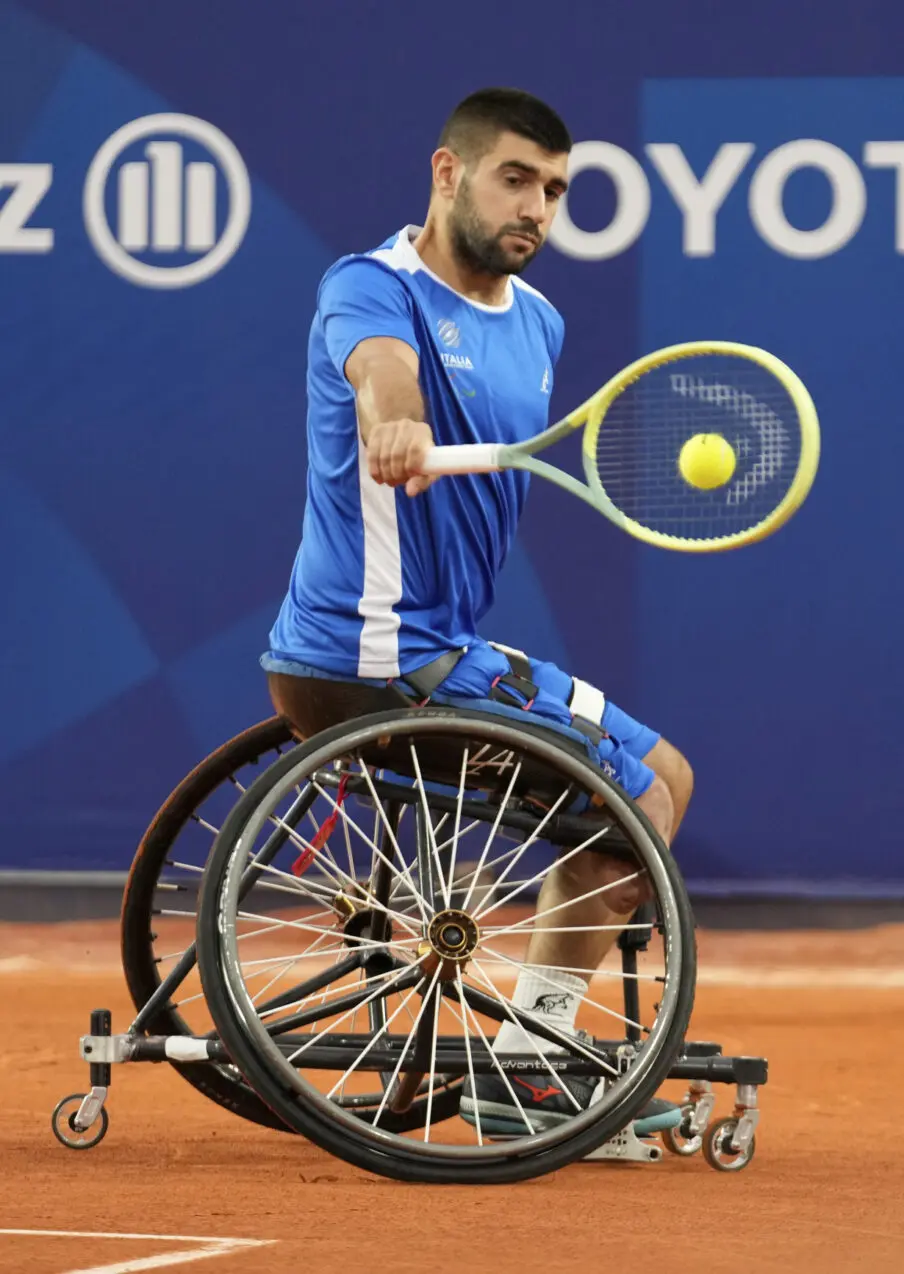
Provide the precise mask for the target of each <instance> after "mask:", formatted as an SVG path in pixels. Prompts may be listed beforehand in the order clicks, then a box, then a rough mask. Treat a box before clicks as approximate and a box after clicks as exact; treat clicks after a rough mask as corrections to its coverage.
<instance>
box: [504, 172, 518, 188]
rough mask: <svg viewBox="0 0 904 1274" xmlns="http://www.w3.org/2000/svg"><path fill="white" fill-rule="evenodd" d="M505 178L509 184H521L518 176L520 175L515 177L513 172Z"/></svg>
mask: <svg viewBox="0 0 904 1274" xmlns="http://www.w3.org/2000/svg"><path fill="white" fill-rule="evenodd" d="M505 180H506V181H507V182H508V184H509V185H510V186H520V185H521V178H520V177H516V176H515V175H514V174H511V175H510V176H508V177H506V179H505Z"/></svg>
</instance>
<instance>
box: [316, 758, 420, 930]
mask: <svg viewBox="0 0 904 1274" xmlns="http://www.w3.org/2000/svg"><path fill="white" fill-rule="evenodd" d="M364 773H365V774H366V773H367V771H366V770H365V771H364ZM314 787H315V788H316V789H317V791H318V792H320V794H321V795H322V796H323V797H324V798H325V799H326V800H327V801H329V802H330V804H331V805H332V807H333V809H334V810H335V812H336V813H337V814H338V815H339V817H340V818H341V819H343V821H346V820H347V821H348V823H349V824H350V826H351V827H353V828H354V829H355V831H356V832H357V833H358V835H359V836H360V837H361V839H362V841H364V843H365V844H366V845H367V846H369V848H370V849H371V851H372V852H373V853H374V854H376V856H377V857H378V858H379V859H380V861H381V862H383V863H385V864H386V866H387V867H388V868H389V870H390V871H391V872H392V874H393V875H394V876H402V875H403V874H404V873H402V872H400V871H399V869H398V868H397V867H396V866H394V864H393V863H392V862H391V861H390V860H389V859H388V858H387V857H386V855H385V854H384V853H383V851H382V849H380V846H379V845H378V844H377V843H376V841H372V840H371V839H370V837H369V836H368V835H367V833H366V832H365V831H364V829H363V828H361V827H359V826H358V824H357V823H356V822H355V820H354V819H353V818H352V817H351V816H350V815H349V814H348V813H347V811H346V810H345V809H343V807H342V806H341V805H339V804H337V803H336V801H334V800H333V798H332V797H331V796H330V794H329V793H328V792H325V791H324V790H323V789H322V788H321V787H320V785H319V784H318V783H315V784H314ZM390 834H391V833H390ZM392 839H393V841H394V843H395V845H396V848H397V849H398V848H399V846H398V842H397V841H395V837H394V836H393V837H392ZM399 854H400V856H401V850H400V849H399ZM403 861H404V860H403ZM348 879H349V880H350V881H351V882H352V883H357V885H358V888H359V889H360V888H363V886H362V885H361V883H360V881H357V882H356V881H354V879H353V878H352V877H348ZM409 883H410V877H409ZM366 892H367V896H368V899H370V900H372V901H373V902H374V903H375V904H376V905H377V906H378V907H379V908H380V910H381V911H386V912H387V913H388V914H389V915H391V916H399V917H400V913H399V912H396V911H392V910H391V909H390V908H389V907H387V906H385V905H384V904H383V903H381V902H378V900H377V899H376V898H374V896H373V894H372V893H371V892H370V891H369V890H367V891H366ZM400 918H401V917H400ZM406 927H407V928H408V929H409V931H410V932H411V933H414V930H413V929H411V928H410V926H406Z"/></svg>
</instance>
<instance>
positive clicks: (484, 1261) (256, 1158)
mask: <svg viewBox="0 0 904 1274" xmlns="http://www.w3.org/2000/svg"><path fill="white" fill-rule="evenodd" d="M699 939H700V955H701V978H700V985H699V989H698V995H697V1008H696V1010H695V1015H694V1022H693V1030H692V1036H693V1037H694V1038H700V1039H715V1040H719V1041H720V1042H721V1043H722V1045H723V1048H724V1051H725V1052H726V1053H729V1052H730V1053H738V1054H743V1053H752V1054H761V1055H764V1056H766V1057H768V1059H769V1062H770V1068H771V1078H770V1082H769V1084H768V1086H767V1087H766V1088H765V1089H764V1090H763V1093H762V1111H763V1114H762V1122H761V1125H760V1131H759V1132H758V1134H757V1153H756V1157H755V1159H754V1161H753V1162H752V1163H751V1165H750V1166H749V1167H748V1168H747V1169H746V1170H745V1171H744V1172H742V1173H740V1174H738V1175H736V1176H733V1175H727V1174H720V1173H716V1172H714V1171H713V1170H712V1169H711V1168H709V1167H708V1166H707V1165H706V1163H705V1162H704V1161H703V1160H702V1158H700V1157H695V1158H693V1159H676V1158H674V1157H672V1156H666V1158H665V1159H664V1160H663V1162H662V1163H660V1164H651V1165H646V1166H639V1165H638V1166H627V1165H619V1164H599V1163H588V1164H580V1165H576V1166H573V1167H570V1168H567V1169H564V1170H562V1171H560V1172H558V1173H555V1174H553V1175H552V1176H548V1177H543V1178H541V1179H538V1180H535V1181H532V1182H528V1183H526V1184H523V1185H516V1186H504V1187H493V1188H489V1187H486V1188H470V1187H469V1188H461V1187H459V1188H441V1187H426V1186H422V1187H418V1186H405V1185H400V1184H398V1183H396V1182H390V1181H385V1180H382V1179H380V1178H377V1177H371V1176H369V1175H368V1174H366V1173H364V1172H361V1171H359V1170H358V1169H356V1168H352V1167H349V1166H347V1165H346V1164H344V1163H341V1162H339V1161H338V1160H336V1159H332V1158H330V1157H329V1156H327V1155H326V1154H324V1153H323V1152H322V1151H320V1150H318V1149H315V1148H314V1147H312V1146H311V1145H309V1144H308V1143H306V1142H305V1141H303V1140H302V1139H301V1138H298V1137H294V1136H289V1135H285V1136H282V1135H280V1134H278V1133H274V1132H269V1131H266V1130H262V1129H257V1128H255V1127H253V1126H252V1125H250V1124H247V1123H243V1122H242V1121H240V1120H238V1119H236V1118H235V1117H234V1116H232V1115H229V1114H227V1113H225V1112H223V1111H221V1110H219V1109H218V1108H217V1107H216V1106H214V1105H213V1104H212V1103H210V1102H208V1101H206V1100H205V1099H204V1098H202V1097H201V1096H200V1095H199V1094H197V1093H196V1092H194V1090H193V1089H191V1088H189V1087H188V1086H187V1085H186V1084H185V1083H183V1082H182V1081H181V1080H180V1079H179V1078H178V1076H176V1075H175V1074H174V1073H173V1072H172V1071H171V1070H170V1069H169V1068H168V1067H167V1066H153V1067H152V1066H147V1065H145V1066H132V1067H117V1068H115V1069H114V1075H113V1088H112V1092H111V1097H110V1100H109V1103H108V1107H109V1110H110V1115H111V1126H110V1131H109V1133H108V1135H107V1138H106V1140H105V1141H104V1142H103V1143H102V1144H101V1145H100V1146H98V1147H97V1148H95V1149H94V1150H91V1151H87V1152H73V1151H69V1150H66V1149H64V1148H63V1147H62V1146H60V1145H59V1144H58V1143H57V1142H56V1141H55V1140H54V1139H53V1137H52V1135H51V1132H50V1125H49V1115H50V1111H51V1110H52V1108H53V1106H54V1104H55V1103H56V1102H57V1100H58V1099H59V1098H60V1097H62V1096H64V1095H66V1094H67V1093H72V1092H78V1091H84V1089H85V1087H86V1084H87V1067H86V1066H85V1065H84V1063H82V1062H81V1061H80V1059H79V1057H78V1036H79V1035H80V1034H84V1033H85V1032H86V1031H87V1028H88V1013H89V1011H90V1010H91V1009H92V1008H96V1007H108V1008H111V1009H112V1010H113V1025H114V1030H116V1029H119V1030H122V1029H124V1028H125V1027H126V1025H127V1024H128V1021H129V1019H130V1016H131V1006H130V1004H129V1002H128V999H127V995H126V991H125V988H124V985H123V980H122V975H121V973H120V972H119V967H118V951H117V938H116V927H115V925H113V924H112V923H108V922H93V923H90V924H88V923H84V924H78V925H75V924H72V925H48V926H25V925H14V924H8V925H0V1009H2V1021H3V1037H2V1043H0V1081H2V1086H0V1091H2V1119H0V1231H2V1230H6V1231H9V1230H27V1231H35V1230H41V1231H48V1230H50V1231H67V1232H83V1233H84V1232H88V1233H103V1234H110V1235H124V1236H132V1237H103V1238H101V1237H74V1236H73V1235H70V1234H67V1235H62V1236H49V1235H44V1234H31V1233H30V1234H23V1235H14V1234H8V1233H0V1270H3V1271H16V1272H17V1274H19V1272H22V1274H70V1272H72V1271H79V1272H82V1271H95V1270H104V1271H109V1272H110V1274H112V1272H113V1271H115V1272H116V1274H127V1272H129V1271H132V1270H135V1271H138V1270H141V1269H152V1268H157V1269H162V1268H166V1269H173V1270H176V1271H178V1270H181V1269H183V1268H184V1269H198V1270H202V1269H203V1270H209V1271H210V1274H235V1272H236V1271H243V1272H244V1271H248V1272H249V1274H256V1272H258V1271H280V1274H282V1272H284V1271H290V1270H304V1271H312V1272H314V1274H319V1271H334V1270H342V1271H351V1270H360V1271H376V1270H380V1271H387V1272H388V1271H393V1272H396V1271H418V1274H422V1272H423V1271H425V1270H433V1271H440V1270H441V1271H443V1274H447V1272H448V1271H450V1270H460V1271H462V1274H465V1272H470V1271H474V1272H477V1274H480V1272H482V1271H494V1272H495V1274H508V1272H509V1271H512V1272H514V1271H525V1270H529V1271H534V1270H550V1271H554V1270H578V1269H580V1270H588V1271H591V1270H602V1269H606V1270H608V1269H629V1268H656V1269H657V1270H659V1271H660V1272H662V1271H666V1272H668V1274H673V1272H674V1274H683V1272H684V1271H696V1272H699V1274H721V1272H722V1271H725V1272H726V1274H727V1272H728V1271H732V1272H733V1274H744V1272H746V1271H760V1270H789V1271H797V1270H801V1271H804V1270H806V1271H813V1272H814V1274H816V1272H819V1274H832V1272H834V1271H865V1270H869V1271H871V1274H875V1272H877V1271H880V1272H881V1271H901V1270H904V1148H902V1147H904V1141H902V1137H901V1134H900V1129H899V1127H898V1122H899V1121H898V1117H897V1103H898V1101H899V1099H900V1092H901V1087H902V1063H901V1059H902V1057H904V929H902V928H901V927H894V926H883V927H877V928H873V929H867V930H862V931H846V932H838V933H825V932H809V933H762V934H756V933H734V932H733V933H721V932H720V933H715V932H702V933H701V934H700V935H699ZM674 1091H675V1095H677V1096H680V1090H678V1089H677V1088H675V1090H674ZM729 1108H730V1096H729V1092H728V1090H720V1093H719V1104H718V1106H717V1115H718V1114H720V1113H721V1114H727V1113H729ZM136 1235H145V1236H146V1235H155V1236H156V1235H160V1236H172V1237H169V1238H153V1239H151V1238H147V1237H134V1236H136ZM196 1239H204V1240H206V1241H205V1242H198V1241H194V1240H196ZM239 1239H241V1240H255V1241H257V1244H258V1245H255V1246H251V1245H250V1244H248V1245H242V1246H236V1245H230V1242H231V1241H232V1240H239ZM189 1240H192V1241H189ZM208 1253H213V1254H212V1255H209V1256H208V1255H207V1254H208ZM177 1256H179V1258H180V1259H179V1262H178V1263H172V1264H171V1263H170V1261H173V1260H174V1259H175V1258H176V1257H177ZM201 1256H203V1257H204V1259H203V1260H198V1258H199V1257H201ZM192 1257H194V1258H195V1261H194V1263H189V1260H190V1258H192ZM154 1258H159V1259H154ZM167 1258H169V1260H167ZM641 1263H642V1264H641Z"/></svg>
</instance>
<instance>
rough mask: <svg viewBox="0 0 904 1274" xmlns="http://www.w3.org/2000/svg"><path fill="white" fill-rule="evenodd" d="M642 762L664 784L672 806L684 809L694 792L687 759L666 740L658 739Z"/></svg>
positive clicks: (692, 772)
mask: <svg viewBox="0 0 904 1274" xmlns="http://www.w3.org/2000/svg"><path fill="white" fill-rule="evenodd" d="M644 762H645V763H646V764H647V765H648V766H649V767H650V769H651V770H653V772H654V773H655V774H656V775H658V776H659V778H661V779H662V780H663V782H664V783H665V784H666V786H667V787H668V789H669V793H670V795H671V797H672V803H673V805H674V806H675V807H677V808H678V809H680V810H684V809H686V807H687V803H688V801H689V800H690V799H691V794H692V793H693V790H694V771H693V770H692V769H691V765H690V762H689V761H688V759H687V757H686V756H685V755H684V754H683V753H682V752H679V751H678V749H677V748H676V747H674V746H673V745H672V744H671V743H669V742H668V740H667V739H659V740H658V741H657V743H656V744H655V745H654V746H653V747H652V748H651V749H650V751H649V752H648V753H647V755H646V756H645V757H644Z"/></svg>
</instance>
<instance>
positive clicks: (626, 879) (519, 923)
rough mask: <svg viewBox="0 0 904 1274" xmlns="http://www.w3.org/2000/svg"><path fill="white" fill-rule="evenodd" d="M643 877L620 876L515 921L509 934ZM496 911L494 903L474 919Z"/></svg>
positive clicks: (636, 873)
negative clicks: (576, 896) (578, 895)
mask: <svg viewBox="0 0 904 1274" xmlns="http://www.w3.org/2000/svg"><path fill="white" fill-rule="evenodd" d="M558 861H559V862H560V863H561V862H564V861H565V859H564V858H560V859H559V860H558ZM553 865H554V866H555V864H553ZM642 875H644V872H643V871H635V872H632V873H631V874H630V875H629V876H620V877H619V879H618V880H610V881H609V883H608V884H606V885H598V886H597V888H596V889H589V890H588V891H587V893H585V894H581V895H580V897H578V898H569V899H567V900H566V901H565V902H559V903H556V905H555V906H554V907H546V908H544V910H543V911H537V912H535V913H534V915H532V916H525V918H524V919H523V920H516V921H515V923H514V924H513V925H510V926H509V928H508V932H509V933H522V932H524V926H525V925H529V924H532V923H533V922H534V921H536V920H540V919H542V918H543V916H552V915H554V914H555V912H557V911H562V910H563V909H564V908H566V907H575V906H577V904H578V903H579V902H586V901H587V899H588V898H598V897H599V895H600V894H604V893H606V892H608V890H610V889H614V888H615V887H616V885H627V884H630V882H631V881H632V880H637V879H638V878H639V877H640V876H642ZM495 910H496V904H495V903H494V904H493V906H492V907H487V908H486V910H485V911H482V912H478V914H477V915H475V917H474V919H475V920H479V919H480V918H481V916H488V915H489V914H490V912H491V911H495ZM594 927H596V926H594ZM600 927H602V926H600ZM611 927H612V928H616V927H617V928H618V929H619V930H622V929H623V928H624V927H625V926H624V925H618V926H614V925H613V926H611ZM649 927H650V926H649V925H644V926H643V928H644V929H649Z"/></svg>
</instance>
